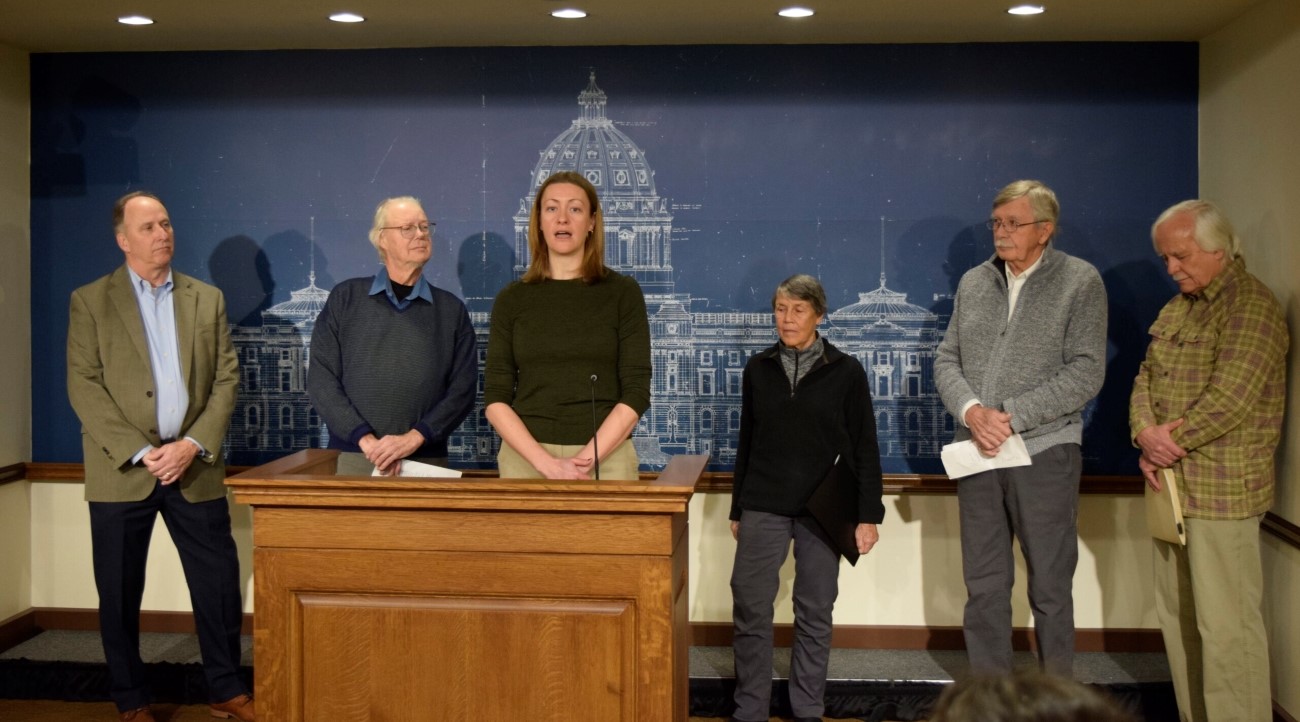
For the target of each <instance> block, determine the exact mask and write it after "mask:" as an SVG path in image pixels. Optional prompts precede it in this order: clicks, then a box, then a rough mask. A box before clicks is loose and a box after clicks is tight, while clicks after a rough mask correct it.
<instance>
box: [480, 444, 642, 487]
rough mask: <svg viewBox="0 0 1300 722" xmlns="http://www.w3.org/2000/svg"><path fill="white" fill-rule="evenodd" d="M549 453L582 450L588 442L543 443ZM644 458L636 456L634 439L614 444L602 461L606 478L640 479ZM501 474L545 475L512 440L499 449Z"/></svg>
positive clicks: (506, 476) (517, 476)
mask: <svg viewBox="0 0 1300 722" xmlns="http://www.w3.org/2000/svg"><path fill="white" fill-rule="evenodd" d="M541 446H542V448H543V449H546V453H548V454H550V455H551V456H555V457H566V456H573V455H574V454H576V453H578V452H579V451H582V447H583V446H584V444H542V445H541ZM640 467H641V462H640V461H639V460H638V459H637V456H636V447H635V446H633V445H632V440H631V439H624V440H623V443H621V444H619V445H618V446H616V447H614V451H613V453H611V454H610V455H609V456H607V457H605V460H604V461H602V462H600V478H601V480H602V481H604V480H608V481H636V480H637V479H638V478H639V470H640ZM497 474H498V475H499V476H500V477H501V478H502V479H541V478H543V477H542V475H541V473H540V472H538V471H537V469H534V468H533V465H532V464H530V463H528V461H527V460H525V459H524V457H522V456H520V455H519V452H517V451H515V450H514V449H513V448H511V446H510V445H509V444H502V445H501V451H500V452H498V453H497Z"/></svg>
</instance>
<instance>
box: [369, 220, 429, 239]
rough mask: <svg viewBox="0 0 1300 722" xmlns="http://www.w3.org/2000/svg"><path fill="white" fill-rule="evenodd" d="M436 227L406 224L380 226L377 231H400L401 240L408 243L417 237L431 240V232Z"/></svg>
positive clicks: (424, 224) (426, 224)
mask: <svg viewBox="0 0 1300 722" xmlns="http://www.w3.org/2000/svg"><path fill="white" fill-rule="evenodd" d="M437 227H438V224H437V223H407V224H406V225H404V226H380V227H379V230H381V231H394V230H395V231H401V232H402V238H405V239H406V240H408V241H409V240H411V239H412V238H415V237H417V236H428V237H430V238H433V230H434V229H435V228H437Z"/></svg>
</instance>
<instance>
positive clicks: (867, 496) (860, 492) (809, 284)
mask: <svg viewBox="0 0 1300 722" xmlns="http://www.w3.org/2000/svg"><path fill="white" fill-rule="evenodd" d="M772 311H773V315H774V316H775V318H776V329H777V334H778V335H779V336H780V341H778V342H777V344H776V345H775V346H773V347H772V348H770V349H768V350H766V351H763V352H762V353H759V354H755V355H754V357H753V358H751V359H750V360H749V363H748V364H747V365H746V366H745V377H744V384H743V391H742V393H743V398H742V406H741V417H740V439H739V444H738V447H737V453H736V470H735V484H734V487H733V491H732V502H731V533H732V535H733V536H734V537H735V538H736V542H737V543H736V560H735V564H734V565H733V567H732V574H731V593H732V599H733V620H734V624H735V634H734V641H733V647H734V651H735V662H736V695H735V701H736V714H735V716H734V717H733V718H732V719H733V721H734V722H757V721H758V720H766V719H767V718H768V716H769V707H770V704H771V700H770V696H771V690H772V607H773V603H774V602H775V600H776V593H777V588H778V586H779V584H780V577H779V573H780V569H781V565H782V564H783V563H784V562H785V557H786V554H787V553H788V551H789V548H790V540H791V539H793V540H794V558H795V570H796V576H795V580H794V610H795V622H794V628H795V638H794V646H793V648H792V649H791V659H790V706H791V708H792V710H793V711H794V714H795V719H796V720H797V721H798V720H820V719H821V715H822V713H823V712H824V711H825V706H824V696H825V691H826V665H827V662H828V661H829V659H830V642H831V627H832V625H831V612H832V610H833V609H834V607H835V598H836V596H837V595H838V593H839V556H840V555H839V551H838V549H837V548H836V546H835V543H834V542H833V541H832V540H831V538H830V536H829V535H828V534H827V532H826V530H825V529H823V528H822V527H821V525H819V523H818V522H817V521H816V520H815V519H814V518H813V517H812V516H810V515H809V513H808V510H807V509H806V506H807V504H808V500H809V499H810V498H811V497H812V495H813V492H814V491H816V490H817V487H818V485H819V484H820V483H821V482H822V480H823V479H825V478H827V473H828V472H829V471H830V470H831V467H832V466H834V465H835V463H836V460H837V459H843V460H844V462H845V464H844V466H845V467H846V468H847V470H848V472H849V475H850V476H851V477H852V479H854V480H856V483H857V521H858V525H857V527H856V529H855V530H854V541H855V543H856V546H857V551H858V553H860V554H866V553H867V552H869V551H871V548H872V547H873V546H874V545H875V543H876V540H877V539H878V538H879V534H878V533H877V531H876V524H879V523H880V522H881V521H882V520H883V519H884V515H885V508H884V505H883V504H882V503H881V499H880V495H881V475H880V451H879V448H878V447H877V445H876V422H875V414H874V412H873V411H872V408H871V392H870V387H869V386H868V383H867V375H866V372H865V371H863V369H862V365H861V364H860V363H858V361H857V359H855V358H853V357H852V356H848V355H846V354H844V353H842V352H841V351H839V350H838V349H836V348H835V347H834V346H832V345H831V344H830V343H829V342H827V341H826V340H825V339H823V338H821V337H820V336H818V335H817V325H818V324H819V323H821V321H822V319H823V318H824V317H825V315H826V292H825V291H824V290H822V286H821V284H820V283H819V282H818V281H817V279H815V278H813V277H811V276H807V275H802V274H800V275H795V276H791V277H790V278H788V279H786V280H785V281H783V282H782V283H781V285H780V286H778V287H777V289H776V293H775V294H774V295H773V297H772ZM842 468H843V467H842Z"/></svg>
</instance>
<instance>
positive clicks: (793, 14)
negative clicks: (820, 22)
mask: <svg viewBox="0 0 1300 722" xmlns="http://www.w3.org/2000/svg"><path fill="white" fill-rule="evenodd" d="M776 14H777V15H780V16H781V17H783V18H810V17H812V16H813V11H812V10H809V9H808V8H801V7H798V6H796V7H792V8H786V9H784V10H778V11H777V13H776Z"/></svg>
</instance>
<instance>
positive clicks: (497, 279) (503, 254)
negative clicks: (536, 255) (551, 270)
mask: <svg viewBox="0 0 1300 722" xmlns="http://www.w3.org/2000/svg"><path fill="white" fill-rule="evenodd" d="M456 277H457V278H458V279H460V290H461V296H462V297H463V298H464V299H465V302H466V305H467V306H469V307H470V310H472V311H485V310H487V308H486V307H482V308H479V307H476V305H471V304H470V301H471V300H474V299H487V301H488V302H489V303H490V302H491V300H492V299H494V298H496V295H497V292H498V291H500V290H501V289H502V288H505V287H506V285H507V284H509V283H510V282H511V281H514V280H515V252H514V249H512V248H511V247H510V244H509V243H506V239H504V238H502V237H501V236H500V235H499V234H496V233H476V234H474V235H472V236H467V237H466V238H465V240H463V241H461V243H460V251H459V252H458V253H457V254H456Z"/></svg>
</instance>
